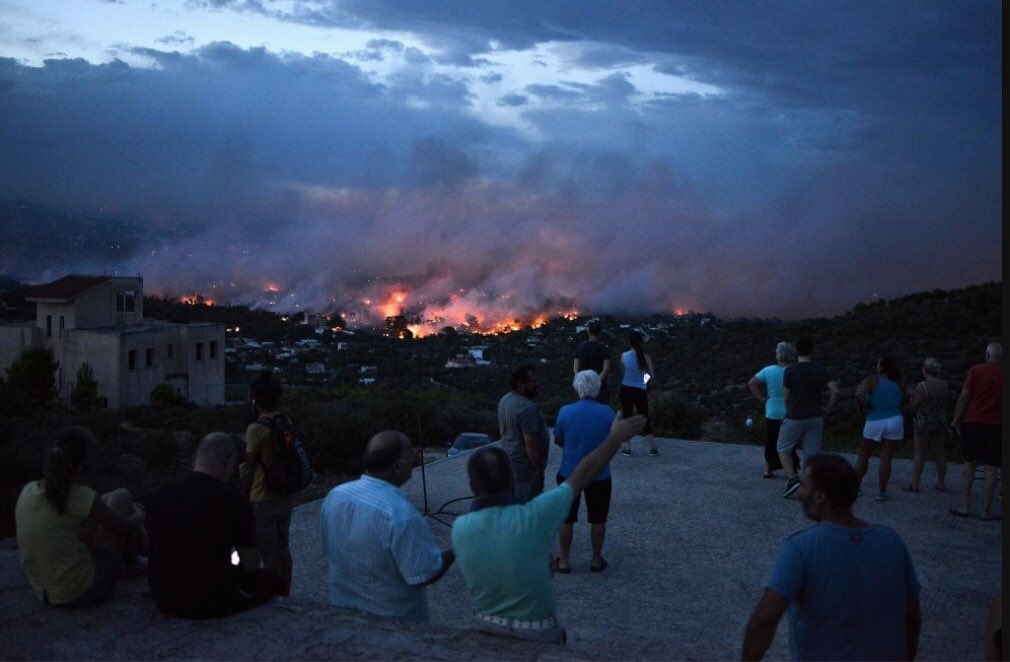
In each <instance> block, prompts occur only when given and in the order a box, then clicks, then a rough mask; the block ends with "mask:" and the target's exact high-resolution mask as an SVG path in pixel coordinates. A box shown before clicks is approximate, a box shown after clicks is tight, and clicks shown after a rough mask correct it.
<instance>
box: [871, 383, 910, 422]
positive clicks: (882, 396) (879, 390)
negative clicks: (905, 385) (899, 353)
mask: <svg viewBox="0 0 1010 662" xmlns="http://www.w3.org/2000/svg"><path fill="white" fill-rule="evenodd" d="M904 401H905V396H904V394H903V393H902V392H901V387H900V386H899V385H898V382H895V381H892V380H890V379H888V378H887V377H884V376H883V375H879V376H878V378H877V385H876V386H875V387H874V388H873V390H872V391H870V392H869V393H868V394H867V395H866V402H867V404H869V406H870V411H869V412H867V413H866V420H868V421H882V420H884V419H886V418H894V417H895V416H901V403H902V402H904Z"/></svg>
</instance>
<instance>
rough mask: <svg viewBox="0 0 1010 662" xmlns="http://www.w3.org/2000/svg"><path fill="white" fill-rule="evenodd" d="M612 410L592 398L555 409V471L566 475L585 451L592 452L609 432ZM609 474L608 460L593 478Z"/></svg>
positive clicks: (601, 477)
mask: <svg viewBox="0 0 1010 662" xmlns="http://www.w3.org/2000/svg"><path fill="white" fill-rule="evenodd" d="M613 423H614V410H613V409H611V408H610V407H608V406H607V405H605V404H601V403H599V402H597V401H596V400H591V399H589V398H583V399H582V400H579V401H578V402H573V403H572V404H570V405H565V406H564V407H562V408H561V409H560V410H558V418H557V421H555V423H554V439H555V440H557V441H560V442H562V445H561V449H562V452H561V466H560V467H559V468H558V474H560V475H561V476H562V477H563V478H568V477H569V476H571V475H572V472H573V471H575V467H577V466H578V464H579V462H581V461H582V458H584V457H585V456H586V455H589V454H590V453H592V452H593V451H594V450H596V448H597V447H598V446H599V445H600V444H601V443H603V440H604V439H606V438H607V435H609V434H610V426H611V425H613ZM604 478H610V464H607V466H605V467H603V471H601V472H600V473H598V474H597V475H596V477H595V478H594V479H593V480H603V479H604Z"/></svg>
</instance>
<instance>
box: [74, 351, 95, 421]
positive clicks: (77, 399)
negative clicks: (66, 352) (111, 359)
mask: <svg viewBox="0 0 1010 662" xmlns="http://www.w3.org/2000/svg"><path fill="white" fill-rule="evenodd" d="M70 402H71V404H73V405H74V407H76V408H77V409H78V410H79V411H88V410H89V409H94V408H95V407H97V406H98V380H96V379H95V371H94V370H92V369H91V364H90V363H88V362H87V361H85V362H84V363H82V364H81V367H80V368H78V369H77V383H76V384H74V389H73V390H72V391H71V392H70Z"/></svg>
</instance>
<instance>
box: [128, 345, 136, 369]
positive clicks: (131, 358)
mask: <svg viewBox="0 0 1010 662" xmlns="http://www.w3.org/2000/svg"><path fill="white" fill-rule="evenodd" d="M126 362H127V367H128V368H129V369H130V370H136V369H137V350H135V349H131V350H130V351H129V352H128V353H127V354H126Z"/></svg>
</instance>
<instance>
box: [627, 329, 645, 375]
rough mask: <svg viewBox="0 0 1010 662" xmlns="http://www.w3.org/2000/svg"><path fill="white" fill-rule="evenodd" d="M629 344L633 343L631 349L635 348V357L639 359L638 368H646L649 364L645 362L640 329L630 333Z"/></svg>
mask: <svg viewBox="0 0 1010 662" xmlns="http://www.w3.org/2000/svg"><path fill="white" fill-rule="evenodd" d="M628 344H629V345H631V349H633V350H635V358H636V359H638V369H639V370H645V369H646V368H647V367H648V365H649V364H648V363H646V362H645V351H643V350H642V334H641V333H639V332H638V331H632V332H631V333H629V334H628Z"/></svg>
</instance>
